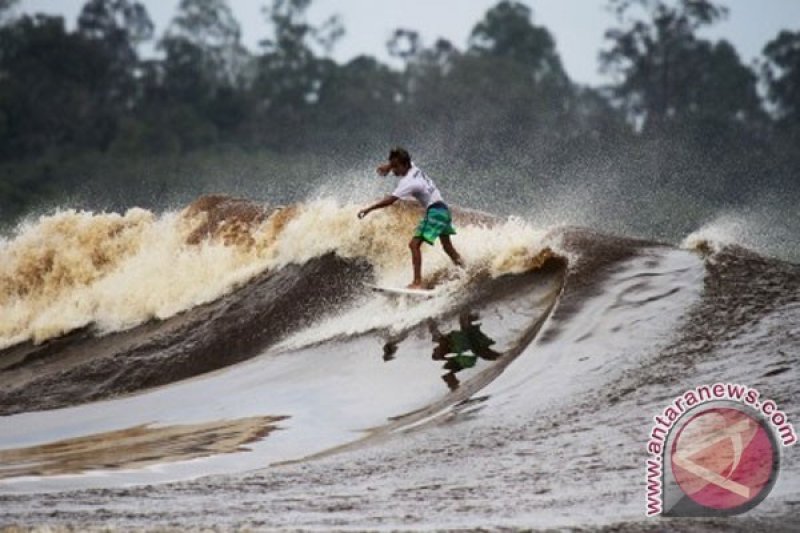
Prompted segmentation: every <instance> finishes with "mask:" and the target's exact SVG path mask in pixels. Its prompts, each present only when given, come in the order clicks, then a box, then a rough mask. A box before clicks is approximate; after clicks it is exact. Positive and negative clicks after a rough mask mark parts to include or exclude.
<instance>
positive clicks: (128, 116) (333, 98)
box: [0, 0, 800, 220]
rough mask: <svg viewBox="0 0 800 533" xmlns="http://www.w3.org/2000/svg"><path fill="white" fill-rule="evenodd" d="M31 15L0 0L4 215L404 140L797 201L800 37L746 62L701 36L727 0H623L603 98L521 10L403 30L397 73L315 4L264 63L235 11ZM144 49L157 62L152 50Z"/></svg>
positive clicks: (530, 167) (277, 21) (348, 158)
mask: <svg viewBox="0 0 800 533" xmlns="http://www.w3.org/2000/svg"><path fill="white" fill-rule="evenodd" d="M15 3H16V0H0V219H3V218H5V219H6V220H10V219H13V218H14V217H17V216H19V215H20V214H22V213H24V212H25V211H26V210H27V209H29V208H30V207H31V206H34V205H37V203H40V202H42V201H47V200H54V199H55V200H58V199H61V198H63V197H67V196H69V195H70V194H80V193H81V191H86V187H90V188H91V187H94V189H92V190H94V191H99V190H105V191H108V190H111V189H115V190H119V191H122V192H120V196H121V197H124V198H125V200H126V201H130V200H131V198H135V199H136V200H138V201H144V202H145V203H146V202H147V201H148V200H147V199H144V200H143V197H142V196H141V194H142V193H141V191H142V190H143V189H154V190H148V192H147V194H148V195H155V196H159V195H161V196H163V195H165V194H168V192H169V191H170V190H171V189H173V188H180V187H185V188H191V186H192V184H191V179H192V178H191V174H192V167H191V165H192V164H194V165H196V166H197V167H198V168H199V167H203V168H207V167H208V165H210V164H211V163H210V161H212V160H217V161H233V160H239V161H251V162H252V161H253V158H263V159H268V160H271V161H281V162H282V163H281V164H282V165H284V167H286V168H288V167H291V166H292V165H295V163H296V162H297V161H306V162H307V161H308V160H309V158H311V160H313V161H321V160H326V161H333V162H335V163H336V164H337V165H341V166H342V167H346V166H347V165H352V164H356V163H358V162H360V161H363V160H364V159H365V157H367V156H371V157H374V156H375V154H376V153H377V154H381V155H382V154H383V152H385V150H386V148H387V146H389V145H392V144H397V143H403V144H413V146H414V147H422V149H423V150H424V151H427V152H428V153H429V154H431V155H432V156H433V157H432V158H433V159H435V160H436V161H439V162H440V163H437V164H441V166H442V167H445V165H447V166H449V168H451V169H456V170H457V171H458V173H459V174H460V175H461V176H463V177H464V179H465V180H467V181H469V180H470V179H478V178H476V176H478V177H480V179H483V180H485V179H486V176H494V178H492V179H497V180H498V184H499V185H500V188H501V189H502V188H503V185H504V183H503V178H502V176H503V175H510V174H513V176H514V178H513V179H514V180H516V181H514V183H517V182H518V181H519V180H523V181H524V180H527V181H528V182H534V184H536V183H539V184H541V183H544V184H546V183H548V182H550V181H553V180H560V179H579V178H578V177H575V176H580V175H583V176H584V177H583V178H582V179H591V178H589V177H588V175H589V174H590V170H592V171H596V170H598V169H600V170H602V171H608V172H614V173H616V174H619V175H622V176H627V178H626V179H629V180H630V182H631V183H633V182H637V183H640V182H642V180H644V182H646V184H647V186H649V187H674V188H675V190H683V189H688V190H692V191H694V192H695V193H696V194H698V195H704V196H705V197H708V198H714V199H715V201H717V202H720V203H723V204H724V203H735V202H739V201H742V199H743V198H745V197H747V196H748V195H751V194H753V193H754V191H756V192H757V191H762V190H782V191H786V190H790V191H793V192H797V191H798V189H800V187H799V186H798V183H797V176H798V175H799V174H798V170H800V151H799V150H797V147H798V146H800V144H798V140H800V135H798V132H800V31H794V32H793V31H788V30H786V31H781V32H780V33H779V34H778V35H777V36H775V38H774V39H772V40H771V41H769V42H768V43H766V44H765V47H764V49H763V53H762V56H761V58H760V60H759V62H758V64H757V65H746V64H744V63H743V62H742V60H741V58H740V57H739V56H738V54H737V52H736V50H735V48H734V47H733V46H732V45H731V44H730V43H729V42H727V41H726V40H719V41H712V40H709V39H706V38H703V37H701V36H700V34H699V33H700V30H702V28H704V27H708V26H710V25H712V24H714V23H716V22H718V21H719V20H720V19H721V18H723V17H725V16H726V14H727V11H726V9H725V8H724V7H723V6H721V5H720V4H718V3H716V2H713V1H711V0H671V1H668V0H608V7H609V9H613V10H614V11H615V12H616V13H617V15H618V23H617V24H616V26H615V27H613V28H610V29H608V30H607V32H606V47H605V48H604V49H603V50H602V51H601V53H600V57H599V64H600V66H601V67H602V68H603V69H604V70H605V71H606V72H608V73H609V74H611V75H612V76H611V78H612V79H613V80H614V82H613V83H612V84H610V85H609V86H607V87H595V88H592V87H585V86H580V85H578V84H576V83H575V82H573V81H572V80H571V79H570V78H569V76H568V75H567V73H566V71H565V70H564V67H563V65H562V62H561V59H560V57H559V54H558V50H557V48H556V44H555V41H554V39H553V36H552V34H551V33H550V32H549V31H548V29H547V28H546V27H544V26H541V25H537V24H536V23H535V20H534V17H533V13H532V11H531V9H530V8H529V7H528V6H526V5H525V4H523V3H521V2H517V1H514V0H503V1H500V2H499V3H497V4H496V5H495V6H494V7H492V8H491V9H489V10H488V11H487V12H486V13H485V15H484V17H483V18H482V19H481V20H480V21H478V22H477V23H476V24H475V26H474V28H473V30H472V32H471V34H470V36H469V40H468V42H467V43H466V46H464V47H463V48H460V47H459V46H457V45H455V44H453V43H451V42H449V41H447V40H443V39H439V40H437V41H435V42H434V43H424V42H423V41H422V39H421V38H420V35H419V34H418V33H417V32H416V31H415V30H413V29H412V28H405V27H401V28H398V29H396V30H395V31H394V33H393V34H392V36H391V39H390V40H389V41H388V42H387V47H388V51H389V53H390V54H391V55H392V56H393V57H395V58H398V59H399V60H400V61H401V62H402V65H403V66H402V68H393V67H391V66H389V65H387V64H385V63H382V62H381V61H379V60H378V59H376V58H375V57H373V56H369V55H362V56H359V57H356V58H354V59H352V60H350V61H348V62H346V63H343V64H340V63H337V62H335V61H333V60H332V59H331V58H330V55H329V53H330V51H331V50H332V49H333V47H335V46H336V43H337V41H338V40H339V39H341V38H342V36H343V35H344V31H345V28H344V27H343V26H342V24H341V22H340V20H339V19H338V18H336V17H332V18H330V19H328V20H327V21H325V22H323V23H322V24H318V25H312V24H311V23H310V22H309V20H308V17H307V13H308V10H309V7H310V5H311V3H312V0H271V1H270V2H268V3H267V5H265V6H264V8H263V14H264V22H265V25H264V27H265V36H264V39H263V40H262V41H261V42H260V44H259V47H258V49H257V50H255V51H252V50H248V49H247V48H245V47H244V46H243V44H242V40H241V29H240V26H239V23H238V21H237V20H236V18H235V17H234V15H233V13H232V12H231V10H230V7H229V6H228V4H227V2H226V1H225V0H182V1H181V2H180V4H179V6H178V8H177V12H176V13H175V15H174V17H173V19H172V20H171V22H170V24H169V26H168V27H167V28H166V30H165V32H164V33H163V34H162V35H158V36H156V35H155V33H154V26H153V23H152V21H151V19H150V17H149V15H148V13H147V10H146V9H145V7H144V6H143V5H142V4H141V3H139V2H137V1H135V0H88V1H87V3H86V4H85V5H84V6H83V9H82V10H81V12H80V15H79V17H78V19H77V23H76V25H75V28H74V30H71V31H70V30H68V29H67V25H66V24H65V21H64V19H63V18H62V17H60V16H52V15H45V14H34V15H22V16H11V14H12V13H14V10H13V7H14V4H15ZM147 42H154V43H155V44H156V49H157V50H158V52H159V54H158V56H157V57H155V58H153V57H143V56H142V55H141V53H140V52H139V50H140V49H141V47H142V45H143V44H144V43H147ZM232 154H233V155H232ZM253 154H261V155H258V156H256V155H253ZM226 158H227V159H226ZM237 158H238V159H237ZM248 158H250V159H248ZM260 160H261V159H259V161H260ZM187 161H189V162H191V161H194V163H189V166H188V167H187V166H186V165H187V163H186V162H187ZM445 161H446V163H445ZM242 164H244V165H245V166H246V164H245V163H242ZM253 164H254V165H255V166H256V167H257V166H258V165H257V164H256V163H253ZM223 166H224V165H223ZM295 166H296V165H295ZM131 168H135V169H136V171H135V173H134V171H132V170H130V169H131ZM175 168H178V169H180V170H175ZM281 168H283V167H281ZM314 168H315V169H317V170H320V171H322V169H320V168H318V167H314ZM170 169H173V170H172V171H171V170H170ZM303 171H304V172H305V171H308V169H307V168H305V170H303ZM286 172H287V174H291V172H289V171H288V170H287V171H286ZM144 175H150V178H143V177H142V176H144ZM153 175H157V176H158V177H152V176H153ZM147 179H150V180H151V181H147ZM509 179H511V178H509ZM142 180H144V181H142ZM505 185H507V183H506V184H505ZM523 185H525V184H523ZM521 186H522V185H520V187H521ZM514 188H515V187H512V189H514ZM518 188H519V187H516V189H518ZM132 191H136V193H137V194H138V195H139V196H136V195H135V194H134V196H133V197H132V196H131V194H130V193H131V192H132ZM515 196H518V195H517V194H514V193H509V195H508V197H509V198H513V197H515ZM150 200H151V201H152V202H155V200H153V199H152V198H150Z"/></svg>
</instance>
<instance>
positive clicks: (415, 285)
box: [406, 282, 425, 291]
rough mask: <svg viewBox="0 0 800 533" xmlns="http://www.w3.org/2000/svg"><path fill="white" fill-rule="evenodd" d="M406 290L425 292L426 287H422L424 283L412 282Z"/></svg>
mask: <svg viewBox="0 0 800 533" xmlns="http://www.w3.org/2000/svg"><path fill="white" fill-rule="evenodd" d="M406 289H413V290H417V291H421V290H425V287H423V286H422V283H417V282H411V283H409V284H408V285H406Z"/></svg>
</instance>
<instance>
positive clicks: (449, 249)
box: [439, 235, 464, 267]
mask: <svg viewBox="0 0 800 533" xmlns="http://www.w3.org/2000/svg"><path fill="white" fill-rule="evenodd" d="M439 240H440V241H442V247H443V248H444V251H445V253H446V254H447V255H449V256H450V259H451V260H452V261H453V263H455V264H456V265H458V266H460V267H463V266H464V260H463V259H461V256H460V255H459V254H458V252H457V251H456V249H455V248H454V247H453V242H452V241H451V240H450V235H440V236H439Z"/></svg>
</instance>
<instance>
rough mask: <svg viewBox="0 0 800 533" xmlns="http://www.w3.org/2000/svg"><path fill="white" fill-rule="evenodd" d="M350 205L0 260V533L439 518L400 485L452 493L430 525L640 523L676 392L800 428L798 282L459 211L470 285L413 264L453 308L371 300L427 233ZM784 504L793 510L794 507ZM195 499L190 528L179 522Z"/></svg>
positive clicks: (32, 245)
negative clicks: (725, 402) (650, 442)
mask: <svg viewBox="0 0 800 533" xmlns="http://www.w3.org/2000/svg"><path fill="white" fill-rule="evenodd" d="M357 210H358V209H357V207H356V206H355V205H350V204H344V203H341V202H337V201H336V200H333V199H330V198H323V199H319V200H315V201H310V202H306V203H299V204H293V205H288V206H280V207H278V206H264V205H260V204H255V203H253V202H249V201H246V200H239V199H233V198H228V197H223V196H209V197H203V198H199V199H198V200H197V201H195V202H193V203H192V204H191V205H189V206H187V207H186V208H184V209H182V210H180V211H175V212H168V213H163V214H155V213H151V212H148V211H145V210H141V209H132V210H130V211H128V212H126V213H124V214H112V213H88V212H75V211H61V212H58V213H55V214H53V215H50V216H46V217H43V218H41V219H39V220H38V221H36V222H32V223H29V224H27V225H25V226H22V227H20V228H18V230H17V232H16V233H15V234H14V235H12V236H11V237H10V238H8V239H7V240H5V241H3V242H2V244H0V246H1V247H2V248H0V255H2V257H3V258H4V261H3V263H2V266H0V269H1V270H0V306H2V307H1V308H2V322H1V323H0V344H1V345H2V346H3V348H2V349H0V501H2V507H3V509H4V511H2V512H0V519H3V520H4V521H5V522H10V523H17V522H22V523H39V522H42V523H49V524H56V525H59V524H61V525H65V524H66V525H70V526H71V525H76V524H77V525H80V526H82V527H83V526H92V525H96V524H97V520H98V518H97V517H96V515H95V516H94V517H93V515H92V509H93V507H92V506H93V505H101V506H104V507H110V508H112V510H111V511H107V513H108V516H110V517H111V518H110V520H111V521H110V522H103V525H104V526H108V525H109V524H111V525H116V526H119V527H122V528H130V527H155V526H156V525H157V524H156V523H155V522H152V521H149V520H150V519H149V518H147V517H143V516H142V515H141V514H139V513H137V512H136V511H135V510H136V509H141V508H142V506H143V505H144V506H147V507H148V508H153V509H156V511H154V513H155V515H158V516H161V517H164V516H170V517H172V518H174V520H172V522H174V523H180V524H181V526H182V527H184V526H185V527H200V526H202V525H203V524H204V523H208V521H212V520H213V521H215V522H216V523H225V524H226V525H230V526H231V527H240V526H241V527H246V526H247V524H246V523H243V522H241V520H242V518H241V517H239V518H237V517H236V516H235V515H234V514H233V512H234V511H231V510H230V509H226V508H225V506H223V505H222V504H221V503H220V502H226V501H230V499H231V498H237V501H240V502H241V503H242V505H247V509H248V517H250V518H252V519H256V518H258V520H259V523H261V524H262V525H267V526H275V527H298V524H302V525H301V526H299V527H309V528H311V527H317V528H319V527H333V526H334V525H336V524H338V525H341V524H343V523H345V524H349V525H351V526H352V527H354V528H370V527H374V526H375V525H376V524H384V525H385V524H387V523H388V524H393V525H396V526H398V527H400V526H408V527H413V524H410V523H408V522H406V521H405V520H406V519H405V518H403V517H404V516H414V515H417V514H419V513H420V512H421V509H422V506H423V505H426V502H429V499H430V498H428V497H427V496H426V497H425V498H421V499H420V498H419V497H418V495H415V493H413V491H412V492H410V493H408V494H407V495H404V494H405V493H402V494H401V493H398V491H397V490H396V487H397V484H398V483H401V484H402V483H409V484H411V485H412V486H413V487H444V488H442V489H441V490H444V491H445V493H446V494H450V496H442V497H441V498H439V496H437V494H439V489H437V490H435V491H433V492H432V493H431V494H430V495H429V496H430V497H431V498H433V499H434V500H435V501H434V503H435V505H434V506H433V507H427V506H426V512H429V513H431V514H430V516H431V517H432V518H431V520H432V522H429V523H430V524H432V527H468V526H474V525H476V524H487V523H491V524H495V525H498V526H505V527H522V526H525V525H526V524H527V525H530V523H531V522H530V515H529V514H527V515H526V514H524V513H522V511H520V510H523V509H525V510H528V511H525V512H528V513H530V512H535V513H536V516H537V522H536V523H537V524H540V525H543V526H552V527H567V526H570V525H595V524H601V523H610V522H613V520H614V519H615V518H618V517H627V518H626V519H627V520H636V518H635V517H638V516H640V515H641V509H640V507H641V505H639V502H640V496H641V494H640V492H639V488H640V481H641V480H640V478H641V472H640V470H639V468H638V463H636V464H635V465H633V466H632V465H631V460H630V458H631V457H634V456H636V457H638V456H637V455H636V454H637V453H638V451H640V449H641V450H643V449H644V442H645V439H646V432H647V431H648V427H647V425H648V421H649V417H650V415H652V414H654V413H656V412H658V409H660V408H661V406H662V403H663V402H664V401H665V400H664V398H665V397H666V398H668V397H672V396H675V395H677V394H680V393H681V392H682V391H683V390H684V389H686V388H688V387H692V386H695V385H697V384H700V383H704V382H707V381H725V380H729V381H737V382H746V383H747V384H748V385H751V386H756V387H759V388H762V389H764V390H765V394H768V395H770V396H772V397H775V398H778V399H780V400H781V402H782V403H785V404H786V405H785V407H786V408H787V413H788V414H789V416H790V418H791V417H792V416H793V415H794V413H796V406H792V405H791V402H790V399H791V398H793V397H794V396H796V394H794V390H795V389H796V380H797V378H798V372H797V367H796V364H795V362H794V361H793V360H792V359H791V357H789V356H788V355H787V354H788V353H790V352H791V350H793V349H794V348H800V345H799V344H798V337H797V332H796V331H795V330H796V327H795V326H793V324H795V323H796V320H795V319H796V318H798V317H797V313H798V311H800V296H798V294H800V267H798V266H797V265H793V264H791V263H786V262H782V261H778V260H775V259H768V258H764V257H761V256H759V255H757V254H755V253H753V252H751V251H748V250H746V249H744V248H740V247H737V246H735V245H732V244H731V243H729V242H727V241H723V240H720V239H718V236H717V234H716V233H715V232H713V231H709V230H708V229H707V228H701V230H699V231H698V232H696V233H695V234H692V235H690V236H689V237H687V239H686V241H685V243H684V248H676V247H672V246H667V245H664V244H660V243H655V242H649V241H644V240H637V239H629V238H623V237H618V236H612V235H605V234H601V233H597V232H594V231H591V230H588V229H585V228H575V227H553V228H549V229H546V230H542V229H537V228H535V227H533V226H531V225H530V224H527V223H525V222H524V221H523V220H520V219H516V218H508V219H500V218H497V217H493V216H490V215H487V214H484V213H477V212H471V211H465V210H456V211H455V213H454V218H455V220H454V222H455V225H456V228H457V230H458V234H457V235H456V236H455V237H454V243H455V245H456V246H457V248H458V249H459V251H460V252H461V254H462V256H463V257H464V259H465V260H466V262H467V268H466V270H465V271H459V270H457V269H455V268H454V267H453V266H452V265H451V264H450V262H449V260H448V258H447V257H446V255H445V254H444V253H443V252H442V250H441V247H440V246H439V245H438V244H437V246H435V247H425V250H424V262H423V269H424V273H425V281H426V282H427V283H430V284H435V285H436V286H437V287H439V289H440V290H439V291H438V292H437V294H436V296H435V297H432V298H427V299H421V300H417V299H409V298H406V297H401V298H397V297H390V296H386V295H381V294H377V293H374V292H371V291H369V290H368V289H367V288H366V287H365V283H376V282H377V283H380V284H386V285H403V284H405V283H407V282H408V281H409V277H410V265H409V253H408V249H407V246H406V243H407V241H408V237H409V236H410V235H411V233H412V232H413V229H414V226H415V225H416V223H417V220H418V218H419V216H420V212H419V210H417V209H416V208H414V207H413V206H410V205H401V206H393V207H392V208H391V209H387V210H383V211H379V212H377V213H374V214H371V215H370V216H369V217H368V218H367V219H366V220H363V221H359V220H358V219H357V218H356V216H355V214H356V212H357ZM753 353H758V354H759V357H752V355H751V354H753ZM792 409H794V411H792ZM631 413H633V414H631ZM620 450H624V452H620ZM464 457H468V458H469V461H470V465H471V467H470V468H467V469H465V468H463V465H462V464H461V463H459V461H458V459H459V458H461V459H463V458H464ZM531 457H534V460H532V459H531ZM311 459H315V461H311ZM637 460H638V459H637ZM462 462H463V461H462ZM642 463H643V461H642ZM266 466H271V467H272V468H269V469H267V470H259V469H263V468H264V467H266ZM588 472H591V474H588ZM786 472H788V474H787V475H788V476H789V477H788V478H787V479H800V476H797V475H794V474H800V470H798V468H797V464H796V463H793V462H789V463H788V464H787V465H786ZM342 473H344V474H345V475H344V476H343V475H342ZM218 474H224V476H221V475H218ZM203 476H211V477H203ZM231 476H233V477H231ZM198 478H201V479H198ZM284 478H285V479H290V480H291V482H286V481H285V480H284ZM179 480H194V481H187V482H186V483H187V484H179V485H173V484H168V482H175V481H179ZM165 483H167V484H165ZM151 484H155V485H152V486H150V485H151ZM132 485H134V486H135V485H148V488H147V489H146V490H145V489H142V490H134V489H129V488H123V487H130V486H132ZM473 485H474V487H473ZM265 486H268V487H270V490H268V491H266V492H265V491H264V490H263V489H264V487H265ZM320 486H321V487H324V488H325V491H326V494H327V493H328V491H331V492H330V494H331V496H330V498H332V499H331V500H330V501H329V502H328V500H326V498H328V496H325V495H323V494H321V493H320V490H321V489H320ZM353 487H359V488H358V492H359V493H363V494H365V495H371V496H370V497H371V498H374V500H369V501H367V500H363V501H361V500H358V499H356V500H353V504H352V507H347V508H344V509H343V510H342V511H341V512H339V514H336V516H332V517H331V519H330V520H331V521H327V520H328V519H327V518H320V515H319V513H318V510H315V509H312V508H308V509H306V510H305V511H302V510H301V511H297V512H294V511H292V512H289V513H287V512H284V511H285V509H283V508H282V507H281V506H283V505H285V502H286V501H296V498H298V497H299V496H298V495H301V497H302V498H306V497H307V495H308V494H317V495H318V497H315V498H316V499H320V498H322V499H323V500H325V501H326V502H327V503H330V504H331V505H333V504H334V500H336V499H337V498H338V499H341V498H343V497H344V496H342V494H344V493H348V494H352V492H353V490H355V489H353ZM459 487H460V488H459ZM464 487H466V489H465V488H464ZM470 487H472V488H470ZM96 488H103V489H104V490H103V491H96V490H85V489H96ZM373 489H374V490H373ZM462 489H463V490H467V492H468V493H469V494H470V495H471V496H469V497H470V498H472V499H474V500H475V501H474V502H473V503H474V507H472V509H474V510H472V511H468V512H466V513H467V514H466V515H465V514H462V513H463V512H465V511H463V509H462V507H459V505H460V504H459V503H458V502H459V501H462V498H461V497H454V496H453V494H456V493H459V492H458V491H460V490H462ZM473 489H474V490H473ZM528 489H531V490H528ZM779 489H780V490H778V491H777V494H778V496H776V499H775V501H776V504H775V506H776V507H773V508H772V509H773V510H777V511H776V512H777V513H778V514H777V516H782V515H781V514H780V513H782V512H783V507H781V505H783V503H785V502H790V501H791V500H792V498H796V497H797V495H798V494H800V486H798V485H797V483H795V482H789V483H788V484H784V485H783V486H781V487H779ZM187 490H190V491H192V494H193V498H194V499H193V505H196V506H197V509H198V513H190V514H191V516H188V515H187V514H186V513H184V514H181V515H180V516H178V515H179V514H180V513H179V511H178V509H182V508H183V507H182V505H181V504H180V503H179V502H181V501H185V500H183V499H182V498H184V497H185V494H186V491H187ZM413 490H417V489H413ZM419 490H422V489H419ZM426 490H427V489H426ZM64 491H66V492H64ZM44 493H46V494H45V495H41V494H44ZM56 493H58V494H56ZM459 494H460V493H459ZM620 495H621V496H620ZM220 496H222V497H220ZM406 496H407V497H406ZM364 498H366V496H364ZM337 501H338V500H337ZM348 501H349V500H348ZM497 501H503V502H506V504H505V505H506V507H504V509H505V510H504V511H503V512H502V513H500V512H499V511H498V510H497V509H496V506H494V503H493V502H497ZM54 502H55V503H54ZM92 502H94V503H92ZM97 502H100V503H97ZM103 502H105V503H103ZM108 502H114V505H109V504H108ZM359 502H360V503H359ZM598 502H600V503H602V506H601V507H602V510H600V511H598V505H597V504H598ZM52 505H58V506H59V507H60V508H63V509H67V510H68V512H67V513H66V514H65V515H64V516H68V517H69V519H68V520H66V521H61V522H59V519H51V518H52V517H50V515H49V514H48V513H49V512H50V509H51V506H52ZM787 505H788V504H787ZM459 509H461V510H459ZM493 509H494V511H493ZM201 510H202V511H201ZM531 510H532V511H531ZM3 513H5V514H3ZM298 513H299V514H298ZM375 513H377V515H376V514H375ZM498 513H500V514H502V515H503V516H504V517H506V518H505V519H504V520H505V521H504V522H502V523H501V522H497V521H496V517H497V516H499V514H498ZM155 515H154V516H155ZM103 516H104V517H105V519H106V520H109V518H108V517H107V516H106V515H103ZM326 516H327V515H326ZM254 517H255V518H254ZM448 517H450V518H448ZM452 517H462V519H460V520H461V521H458V522H453V521H452V520H453V518H452ZM565 517H568V518H565ZM384 519H385V520H384ZM336 520H339V521H338V522H337V521H336Z"/></svg>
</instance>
